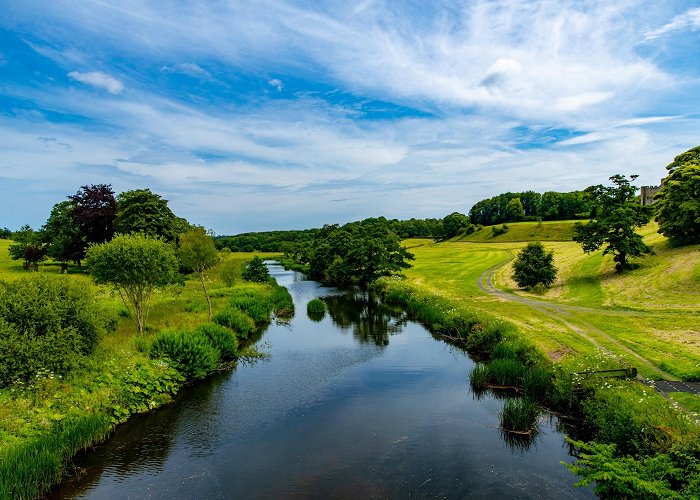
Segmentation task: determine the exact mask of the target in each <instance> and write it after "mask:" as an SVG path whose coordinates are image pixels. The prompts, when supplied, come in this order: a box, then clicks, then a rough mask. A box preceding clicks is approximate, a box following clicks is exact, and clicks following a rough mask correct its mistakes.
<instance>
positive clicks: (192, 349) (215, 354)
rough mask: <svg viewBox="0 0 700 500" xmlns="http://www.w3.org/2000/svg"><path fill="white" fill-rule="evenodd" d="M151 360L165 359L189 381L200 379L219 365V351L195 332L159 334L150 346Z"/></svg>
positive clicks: (181, 331) (177, 331)
mask: <svg viewBox="0 0 700 500" xmlns="http://www.w3.org/2000/svg"><path fill="white" fill-rule="evenodd" d="M151 358H165V359H166V360H167V361H168V363H169V364H170V365H171V366H172V367H173V368H175V369H176V370H177V371H178V372H180V373H181V374H182V375H183V376H185V378H187V379H189V380H198V379H202V378H204V377H206V376H207V375H209V374H210V373H211V372H212V371H214V370H215V369H216V368H217V367H218V365H219V351H218V350H217V349H216V348H215V347H214V346H213V345H212V343H211V342H210V341H209V338H208V337H207V336H206V335H205V334H203V333H201V332H197V331H195V332H188V331H183V330H176V331H167V332H161V333H159V334H158V335H157V336H156V338H155V339H154V340H153V344H152V345H151Z"/></svg>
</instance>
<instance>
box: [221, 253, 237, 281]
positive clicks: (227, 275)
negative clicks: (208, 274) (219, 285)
mask: <svg viewBox="0 0 700 500" xmlns="http://www.w3.org/2000/svg"><path fill="white" fill-rule="evenodd" d="M229 251H230V250H229ZM240 277H241V265H240V262H238V261H237V260H233V259H228V260H225V261H224V262H223V263H222V264H221V266H220V267H219V278H221V281H223V283H224V285H226V286H228V287H231V286H233V285H234V284H235V283H236V280H237V279H239V278H240Z"/></svg>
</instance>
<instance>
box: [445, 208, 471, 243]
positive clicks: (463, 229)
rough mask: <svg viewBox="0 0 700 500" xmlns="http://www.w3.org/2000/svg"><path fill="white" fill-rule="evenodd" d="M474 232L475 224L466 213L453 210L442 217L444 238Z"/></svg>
mask: <svg viewBox="0 0 700 500" xmlns="http://www.w3.org/2000/svg"><path fill="white" fill-rule="evenodd" d="M473 232H474V225H473V224H472V223H471V221H470V220H469V217H467V216H466V215H464V214H461V213H459V212H452V213H451V214H450V215H447V216H445V218H444V219H442V235H441V236H442V239H446V240H448V239H450V238H454V237H455V236H457V235H458V234H460V233H462V234H469V233H473Z"/></svg>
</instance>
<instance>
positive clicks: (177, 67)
mask: <svg viewBox="0 0 700 500" xmlns="http://www.w3.org/2000/svg"><path fill="white" fill-rule="evenodd" d="M161 71H163V72H165V73H180V74H182V75H187V76H191V77H192V78H199V79H200V80H211V78H212V76H211V73H209V72H208V71H207V70H206V69H204V68H202V67H201V66H200V65H198V64H194V63H178V64H173V65H172V66H163V67H162V68H161Z"/></svg>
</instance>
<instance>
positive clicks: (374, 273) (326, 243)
mask: <svg viewBox="0 0 700 500" xmlns="http://www.w3.org/2000/svg"><path fill="white" fill-rule="evenodd" d="M411 259H413V254H411V253H410V252H409V251H408V250H406V248H404V247H403V246H401V244H400V241H399V238H398V237H397V236H396V235H395V234H394V233H392V232H391V231H390V230H389V227H388V226H387V224H386V219H384V220H382V219H366V220H364V221H361V222H356V223H351V224H346V225H345V226H343V227H340V226H338V225H333V226H324V227H323V229H321V230H320V231H319V232H318V233H317V234H316V236H315V238H314V241H313V243H312V248H311V252H310V258H309V275H310V276H311V277H312V278H314V279H318V280H320V281H323V282H326V283H334V284H337V285H350V284H357V285H359V286H361V287H367V285H369V284H370V283H371V282H373V281H375V280H376V279H377V278H379V277H380V276H389V275H392V274H397V273H399V272H400V271H402V270H403V269H407V268H409V267H410V264H409V263H408V261H409V260H411Z"/></svg>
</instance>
